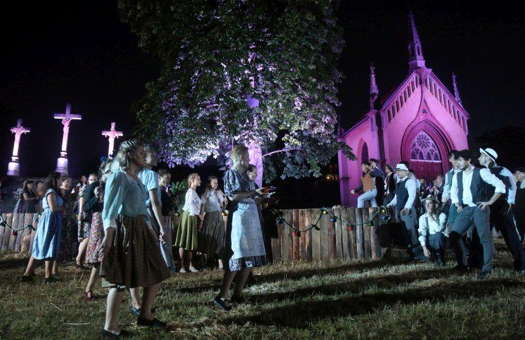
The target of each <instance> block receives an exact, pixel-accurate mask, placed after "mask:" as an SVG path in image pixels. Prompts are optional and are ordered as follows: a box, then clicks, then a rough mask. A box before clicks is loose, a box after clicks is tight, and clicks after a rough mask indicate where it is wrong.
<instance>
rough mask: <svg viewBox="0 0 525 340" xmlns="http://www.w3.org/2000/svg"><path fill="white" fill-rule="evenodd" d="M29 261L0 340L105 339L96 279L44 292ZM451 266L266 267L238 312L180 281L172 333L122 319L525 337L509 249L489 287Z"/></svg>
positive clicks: (176, 280)
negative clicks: (93, 290)
mask: <svg viewBox="0 0 525 340" xmlns="http://www.w3.org/2000/svg"><path fill="white" fill-rule="evenodd" d="M498 248H501V245H498ZM25 263H26V261H25V260H19V259H15V258H14V257H13V256H4V257H3V258H0V339H93V338H97V336H98V332H99V330H100V328H101V327H102V324H103V320H104V308H105V300H104V299H103V298H102V299H100V300H97V301H94V302H83V301H82V300H81V299H80V296H81V292H82V290H83V287H84V285H85V283H86V280H87V274H88V272H78V271H77V270H76V269H74V268H73V267H71V266H69V267H65V268H63V269H62V272H61V277H62V281H61V282H59V283H56V284H52V285H45V284H44V283H43V278H42V272H41V270H42V269H39V270H38V271H37V274H39V277H37V279H36V280H35V282H34V283H30V284H27V283H20V282H19V276H20V274H21V273H22V271H23V266H24V265H25ZM452 266H453V264H452V262H450V264H449V265H448V266H447V267H444V268H438V267H435V266H434V265H432V264H406V263H404V262H403V261H402V260H400V259H399V258H390V259H384V260H381V261H375V262H374V261H370V262H343V261H336V262H331V263H295V264H276V265H272V266H266V267H264V268H261V269H260V270H258V271H257V272H256V274H257V275H256V283H255V284H254V285H252V286H250V287H248V288H247V289H246V294H247V296H248V297H249V301H250V303H249V304H243V305H239V306H237V307H236V308H235V309H234V310H232V311H231V312H229V313H226V312H222V311H219V310H217V309H215V308H214V307H212V305H211V303H210V301H211V299H212V298H213V296H214V295H215V294H216V292H217V288H218V285H219V284H220V280H221V277H222V273H221V272H220V271H204V272H201V273H196V274H190V273H188V274H178V275H176V276H174V277H172V278H170V279H169V280H167V281H165V282H164V283H163V286H162V292H161V294H160V296H159V298H158V300H157V301H158V302H157V307H158V311H157V316H158V317H159V318H160V319H161V320H166V321H169V322H170V328H171V330H170V331H151V330H148V329H144V328H137V327H136V325H135V323H134V318H133V317H132V316H131V315H130V314H129V313H128V312H127V302H126V303H124V304H123V305H122V313H121V320H122V323H123V324H124V325H125V328H126V329H128V330H131V331H133V332H134V333H135V334H136V338H144V339H171V338H175V337H178V338H202V339H204V338H211V339H229V338H232V339H261V338H267V339H274V338H290V339H291V338H293V339H304V338H323V339H326V338H351V339H365V338H366V339H369V338H371V339H492V338H502V339H524V338H525V277H520V276H518V275H516V274H514V272H513V271H512V270H511V266H512V265H511V259H510V258H509V254H508V253H507V252H506V250H505V249H504V247H503V248H501V249H498V256H497V259H496V264H495V268H496V269H495V271H494V274H493V275H492V276H491V277H490V278H489V279H487V280H483V281H478V280H476V274H475V273H472V274H466V275H458V274H457V273H454V272H453V271H452V270H451V267H452ZM97 293H98V294H100V295H102V294H105V291H104V290H103V289H101V288H100V286H98V287H97ZM126 297H127V294H126Z"/></svg>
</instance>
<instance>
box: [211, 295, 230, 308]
mask: <svg viewBox="0 0 525 340" xmlns="http://www.w3.org/2000/svg"><path fill="white" fill-rule="evenodd" d="M213 304H215V306H217V307H219V308H220V309H222V310H225V311H227V312H228V311H230V310H231V309H232V306H230V305H227V304H226V301H224V299H223V298H221V297H219V296H216V297H215V298H214V299H213Z"/></svg>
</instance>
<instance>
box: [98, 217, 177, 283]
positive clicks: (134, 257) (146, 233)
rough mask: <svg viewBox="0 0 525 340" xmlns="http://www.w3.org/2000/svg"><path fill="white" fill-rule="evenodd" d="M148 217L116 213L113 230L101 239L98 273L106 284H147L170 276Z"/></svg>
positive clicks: (158, 281)
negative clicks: (102, 248)
mask: <svg viewBox="0 0 525 340" xmlns="http://www.w3.org/2000/svg"><path fill="white" fill-rule="evenodd" d="M147 218H148V217H147V216H144V215H141V216H136V217H128V216H119V217H118V219H117V228H116V231H115V232H114V233H113V236H112V237H108V238H106V241H105V243H104V258H103V259H102V265H101V266H100V267H101V268H100V276H102V277H103V278H104V280H105V282H103V285H104V286H105V287H114V286H126V287H128V288H136V287H150V286H152V285H155V284H157V283H160V282H162V281H164V280H165V279H167V278H168V277H169V276H170V272H169V271H168V268H167V267H166V264H165V263H164V260H162V257H161V255H160V249H159V240H158V238H157V236H156V235H155V233H154V232H153V231H152V229H151V227H150V226H149V225H148V224H147V223H146V219H147ZM107 283H109V284H107Z"/></svg>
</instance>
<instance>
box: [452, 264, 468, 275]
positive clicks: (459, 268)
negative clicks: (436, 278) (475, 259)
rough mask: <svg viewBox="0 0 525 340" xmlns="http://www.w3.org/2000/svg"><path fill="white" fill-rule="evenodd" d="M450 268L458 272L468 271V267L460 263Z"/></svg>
mask: <svg viewBox="0 0 525 340" xmlns="http://www.w3.org/2000/svg"><path fill="white" fill-rule="evenodd" d="M452 270H454V271H457V272H460V273H467V272H468V271H469V267H467V266H464V265H462V264H458V265H457V266H455V267H454V268H452Z"/></svg>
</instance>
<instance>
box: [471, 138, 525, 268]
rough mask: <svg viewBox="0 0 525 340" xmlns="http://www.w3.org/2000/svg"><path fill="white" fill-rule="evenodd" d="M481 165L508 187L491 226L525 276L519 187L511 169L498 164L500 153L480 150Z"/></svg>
mask: <svg viewBox="0 0 525 340" xmlns="http://www.w3.org/2000/svg"><path fill="white" fill-rule="evenodd" d="M479 152H480V156H479V159H478V160H479V164H481V166H483V167H485V168H487V169H489V170H490V172H491V173H492V174H494V175H496V176H498V177H499V178H500V179H501V180H502V182H503V183H504V184H505V186H506V195H502V196H501V197H500V198H499V199H498V200H497V201H496V202H495V203H494V205H493V206H492V208H491V211H490V225H491V226H492V227H495V228H496V229H497V230H499V231H500V232H501V235H502V236H503V239H504V240H505V243H506V244H507V247H508V248H509V250H510V253H511V254H512V257H513V258H514V269H515V270H516V271H517V272H519V273H521V274H525V250H524V249H523V245H522V241H523V238H522V235H521V233H520V231H519V229H518V225H517V223H516V218H515V217H514V216H515V214H514V205H515V203H516V192H517V185H516V179H515V178H514V175H513V174H512V172H510V170H509V169H507V168H505V167H503V166H501V165H499V164H497V163H496V160H497V159H498V153H497V152H496V150H494V149H492V148H485V149H483V148H481V149H479Z"/></svg>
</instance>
